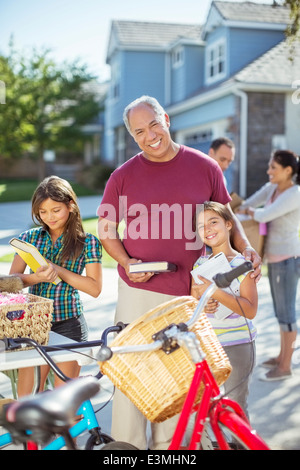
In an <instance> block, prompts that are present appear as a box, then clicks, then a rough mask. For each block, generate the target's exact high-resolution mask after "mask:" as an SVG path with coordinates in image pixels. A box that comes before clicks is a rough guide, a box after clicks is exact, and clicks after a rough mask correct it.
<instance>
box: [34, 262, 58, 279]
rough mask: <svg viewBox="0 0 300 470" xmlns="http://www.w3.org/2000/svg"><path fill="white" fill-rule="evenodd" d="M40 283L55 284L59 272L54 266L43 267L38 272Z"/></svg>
mask: <svg viewBox="0 0 300 470" xmlns="http://www.w3.org/2000/svg"><path fill="white" fill-rule="evenodd" d="M35 274H36V276H37V279H38V282H53V281H54V280H55V279H56V277H57V272H56V270H55V267H54V265H53V264H49V265H48V266H41V267H40V268H38V269H37V271H36V273H35Z"/></svg>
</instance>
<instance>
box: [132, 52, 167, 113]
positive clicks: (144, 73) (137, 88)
mask: <svg viewBox="0 0 300 470" xmlns="http://www.w3.org/2000/svg"><path fill="white" fill-rule="evenodd" d="M124 56H125V59H126V61H125V64H124V67H123V73H124V75H123V76H124V77H126V80H124V83H123V92H124V96H126V101H127V102H126V103H124V106H126V105H127V104H128V103H130V102H131V101H132V100H134V99H136V98H138V97H140V96H141V95H150V96H155V97H156V98H157V99H158V101H160V102H161V103H162V104H164V102H165V60H166V54H165V53H164V52H124Z"/></svg>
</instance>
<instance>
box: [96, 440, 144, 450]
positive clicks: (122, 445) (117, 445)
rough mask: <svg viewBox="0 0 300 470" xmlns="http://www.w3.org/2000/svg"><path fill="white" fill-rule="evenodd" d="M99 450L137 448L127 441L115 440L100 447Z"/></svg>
mask: <svg viewBox="0 0 300 470" xmlns="http://www.w3.org/2000/svg"><path fill="white" fill-rule="evenodd" d="M101 450H139V449H138V448H137V447H135V446H133V445H132V444H128V442H121V441H115V442H110V443H109V444H106V445H104V446H103V447H102V449H101Z"/></svg>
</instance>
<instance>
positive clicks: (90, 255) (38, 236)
mask: <svg viewBox="0 0 300 470" xmlns="http://www.w3.org/2000/svg"><path fill="white" fill-rule="evenodd" d="M19 238H20V239H21V240H24V241H26V242H29V243H31V244H32V245H34V246H35V247H36V248H37V249H38V250H39V252H40V253H41V254H42V255H43V256H44V258H46V259H47V260H49V261H50V262H51V263H53V264H57V265H60V256H61V253H62V250H63V235H61V236H60V237H59V238H58V239H57V240H56V242H55V243H54V244H53V242H52V239H51V236H50V234H49V233H48V232H47V231H46V230H45V229H43V228H42V227H39V228H33V229H31V230H28V231H26V232H23V233H21V235H20V236H19ZM101 257H102V246H101V244H100V242H99V240H98V239H97V238H96V237H95V236H94V235H91V234H89V233H86V238H85V244H84V248H83V250H82V252H81V254H80V255H79V256H78V258H76V259H70V260H68V261H66V262H65V263H64V268H66V269H68V270H69V271H72V272H74V273H76V274H82V272H83V270H84V268H85V266H86V265H87V264H89V263H101ZM29 292H30V293H31V294H34V295H38V296H41V297H46V298H48V299H53V301H54V305H53V307H54V314H53V322H57V321H62V320H68V319H70V318H74V317H79V316H80V315H81V314H82V313H83V307H82V302H81V299H80V296H79V292H78V290H77V289H75V288H74V287H72V286H70V284H67V283H66V282H64V281H61V282H59V283H58V284H57V285H55V284H53V283H51V282H40V283H39V284H35V285H34V286H31V287H30V288H29Z"/></svg>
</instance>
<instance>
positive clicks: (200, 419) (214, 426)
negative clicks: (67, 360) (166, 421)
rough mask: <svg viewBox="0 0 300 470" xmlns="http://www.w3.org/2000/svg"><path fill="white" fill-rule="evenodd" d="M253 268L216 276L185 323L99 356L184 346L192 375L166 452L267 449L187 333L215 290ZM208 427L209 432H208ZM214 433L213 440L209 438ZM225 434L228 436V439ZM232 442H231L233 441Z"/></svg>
mask: <svg viewBox="0 0 300 470" xmlns="http://www.w3.org/2000/svg"><path fill="white" fill-rule="evenodd" d="M251 269H252V264H251V263H249V262H246V263H244V264H242V265H241V266H238V267H237V268H235V269H233V270H232V271H230V272H228V273H224V274H218V275H216V276H215V277H214V282H213V283H211V284H210V286H209V287H208V288H207V290H206V292H205V293H204V294H203V296H202V297H201V299H200V301H199V303H198V305H197V307H196V309H195V311H194V313H193V316H192V317H191V318H190V320H189V321H187V322H186V323H184V324H172V325H170V326H169V327H168V328H165V329H164V330H163V334H160V333H161V332H158V334H156V335H154V337H155V338H159V339H156V340H155V341H153V343H151V344H145V345H141V344H139V345H130V346H128V345H126V346H117V347H112V348H108V347H107V346H103V347H102V348H100V350H99V353H98V359H99V361H106V360H109V359H110V358H111V356H112V354H123V353H138V352H145V351H155V350H158V349H160V348H162V349H164V347H166V345H167V344H168V345H170V344H173V345H174V344H176V345H177V346H185V347H186V348H187V350H188V351H189V353H190V355H191V358H192V361H193V363H194V364H195V372H194V376H193V379H192V382H191V385H190V388H189V391H188V393H187V396H186V399H185V402H184V405H183V408H182V411H181V413H180V416H179V419H178V423H177V427H176V429H175V432H174V436H173V439H172V442H171V444H170V446H169V450H181V449H183V448H184V449H186V450H213V449H220V450H232V449H234V448H239V449H240V448H243V449H247V450H269V447H268V445H267V444H266V443H265V442H264V440H263V439H262V438H261V437H260V436H259V435H258V434H257V433H256V432H255V431H254V430H253V429H252V427H251V425H250V423H249V421H248V419H247V417H246V415H245V413H244V411H243V410H242V408H241V407H240V406H239V405H238V403H236V402H234V401H232V400H230V399H228V398H226V397H225V396H224V395H223V394H222V393H221V391H220V388H219V386H218V384H217V382H216V380H215V378H214V376H213V374H212V372H211V370H210V367H209V365H208V362H207V360H206V359H205V355H204V353H203V351H202V350H201V347H200V344H199V341H198V339H197V337H196V335H195V334H194V333H193V332H191V331H189V329H190V328H191V326H192V325H193V324H194V323H195V322H196V321H197V319H198V317H199V315H200V312H202V311H203V308H204V306H205V304H206V302H207V300H208V299H209V298H210V297H211V296H212V294H213V293H214V292H215V290H216V289H217V288H218V287H219V288H225V287H228V286H230V284H231V282H232V281H233V279H235V278H237V277H239V276H240V275H241V274H243V273H245V272H248V271H249V270H251ZM203 384H204V386H205V387H204V392H203V395H202V398H201V401H200V403H198V404H197V403H196V398H197V394H198V392H199V389H200V387H201V386H203ZM194 413H195V419H194V418H193V419H194V425H193V430H192V432H191V435H190V438H189V443H188V445H187V446H184V447H183V441H184V438H185V437H186V430H187V428H188V423H189V422H190V419H191V417H192V415H193V414H194ZM208 428H210V429H209V432H208ZM211 433H213V437H211ZM228 433H229V434H230V435H231V436H228ZM232 439H233V440H232ZM129 448H130V449H132V446H131V445H130V446H129V445H128V444H126V443H122V442H112V443H109V444H107V445H105V446H104V447H103V450H109V449H110V450H113V449H114V450H122V449H123V450H125V449H129Z"/></svg>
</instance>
